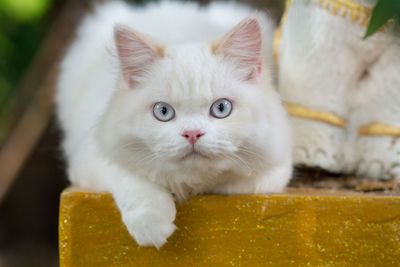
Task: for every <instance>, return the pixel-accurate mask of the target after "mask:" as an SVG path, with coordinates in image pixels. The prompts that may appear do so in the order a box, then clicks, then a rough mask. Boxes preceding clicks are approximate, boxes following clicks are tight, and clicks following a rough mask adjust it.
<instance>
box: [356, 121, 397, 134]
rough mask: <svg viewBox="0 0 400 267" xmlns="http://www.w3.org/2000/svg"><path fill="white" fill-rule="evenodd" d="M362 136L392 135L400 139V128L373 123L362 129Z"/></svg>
mask: <svg viewBox="0 0 400 267" xmlns="http://www.w3.org/2000/svg"><path fill="white" fill-rule="evenodd" d="M359 132H360V135H375V136H381V135H390V136H394V137H400V127H399V126H393V125H388V124H384V123H381V122H373V123H370V124H367V125H363V126H361V127H360V130H359Z"/></svg>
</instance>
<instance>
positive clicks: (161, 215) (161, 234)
mask: <svg viewBox="0 0 400 267" xmlns="http://www.w3.org/2000/svg"><path fill="white" fill-rule="evenodd" d="M69 174H70V177H71V180H72V182H73V183H75V184H77V185H79V186H81V187H84V188H90V189H94V190H100V191H107V192H110V193H111V194H112V196H113V197H114V200H115V203H116V204H117V206H118V208H119V210H120V212H121V217H122V221H123V223H124V224H125V226H126V228H127V230H128V232H129V233H130V234H131V235H132V236H133V237H134V239H135V240H136V242H137V243H138V244H139V245H140V246H155V247H157V248H160V247H161V246H162V245H163V244H164V243H165V242H166V241H167V238H168V237H169V236H170V235H171V234H172V233H173V232H174V230H175V229H176V227H175V225H174V223H173V222H174V220H175V215H176V208H175V203H174V200H173V197H172V195H171V194H170V193H168V192H167V191H166V190H165V189H164V188H162V187H160V186H159V185H156V184H154V183H152V182H150V181H148V180H146V179H142V178H140V177H136V176H134V175H131V174H129V173H127V172H125V171H123V170H121V169H120V168H119V167H118V166H114V165H112V164H110V163H108V162H106V161H105V160H102V159H101V158H99V157H91V156H90V157H88V158H87V159H86V160H85V161H84V162H82V161H81V162H79V163H77V164H74V163H72V164H71V166H70V169H69Z"/></svg>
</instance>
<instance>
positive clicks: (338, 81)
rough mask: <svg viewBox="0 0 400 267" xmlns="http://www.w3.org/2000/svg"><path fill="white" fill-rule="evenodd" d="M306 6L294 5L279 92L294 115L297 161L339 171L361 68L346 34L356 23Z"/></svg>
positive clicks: (283, 47) (285, 29) (289, 16)
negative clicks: (351, 95) (351, 88)
mask: <svg viewBox="0 0 400 267" xmlns="http://www.w3.org/2000/svg"><path fill="white" fill-rule="evenodd" d="M306 2H307V1H296V2H293V4H292V6H291V7H290V9H289V10H288V13H287V20H286V22H285V23H284V24H283V27H282V39H281V44H280V47H279V51H278V56H279V61H278V64H279V91H280V93H281V95H282V98H283V100H284V101H285V102H286V105H287V109H288V112H289V113H290V115H291V116H290V117H291V118H290V121H291V124H292V127H293V159H294V163H295V164H305V165H307V166H312V167H320V168H324V169H327V170H330V171H333V172H339V171H341V169H342V159H341V150H342V145H343V141H344V140H345V127H346V119H347V114H348V108H347V96H348V88H349V86H351V84H352V83H354V78H353V73H354V69H357V68H358V62H357V60H356V59H355V56H354V53H353V51H352V50H351V49H350V48H349V46H348V43H347V42H348V40H347V39H346V38H345V37H344V34H343V33H344V32H349V31H350V32H351V31H352V25H351V22H349V21H347V20H345V19H343V18H341V17H339V16H334V15H332V14H330V13H329V12H328V11H327V10H326V9H324V8H323V7H321V6H319V5H317V4H311V2H310V3H308V2H307V3H306ZM349 24H350V25H349Z"/></svg>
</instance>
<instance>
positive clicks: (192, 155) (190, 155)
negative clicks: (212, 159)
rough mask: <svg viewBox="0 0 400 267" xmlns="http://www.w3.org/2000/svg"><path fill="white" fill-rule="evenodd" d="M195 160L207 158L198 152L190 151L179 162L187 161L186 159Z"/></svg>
mask: <svg viewBox="0 0 400 267" xmlns="http://www.w3.org/2000/svg"><path fill="white" fill-rule="evenodd" d="M195 158H203V159H208V158H209V157H208V156H207V155H204V154H203V153H201V152H200V151H198V150H195V149H192V150H191V151H190V152H189V153H187V154H186V155H184V156H183V157H182V158H181V160H187V159H195Z"/></svg>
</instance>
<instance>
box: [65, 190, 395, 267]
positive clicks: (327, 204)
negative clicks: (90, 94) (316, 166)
mask: <svg viewBox="0 0 400 267" xmlns="http://www.w3.org/2000/svg"><path fill="white" fill-rule="evenodd" d="M175 223H176V225H177V227H178V228H179V229H178V230H177V231H176V232H175V233H174V234H173V236H172V237H171V238H170V239H169V241H168V243H167V244H166V245H165V246H164V247H162V248H161V249H160V250H157V249H155V248H145V247H141V248H139V247H138V246H137V245H136V243H135V241H134V240H133V239H132V238H131V237H130V235H129V234H128V232H127V230H126V229H125V226H124V225H123V224H122V222H121V218H120V214H119V212H118V210H117V208H116V206H115V204H114V202H113V199H112V197H111V196H110V195H109V194H103V193H86V192H72V191H65V192H64V193H63V194H62V196H61V209H60V226H59V235H60V236H59V238H60V240H59V245H60V266H62V267H67V266H265V265H273V266H400V197H399V196H396V197H394V196H393V197H387V196H386V197H372V196H332V195H326V196H317V195H313V196H307V195H293V194H290V195H272V196H233V197H230V196H215V195H210V196H198V197H194V198H192V199H190V200H189V201H187V202H186V203H184V204H181V205H178V214H177V218H176V221H175Z"/></svg>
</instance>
